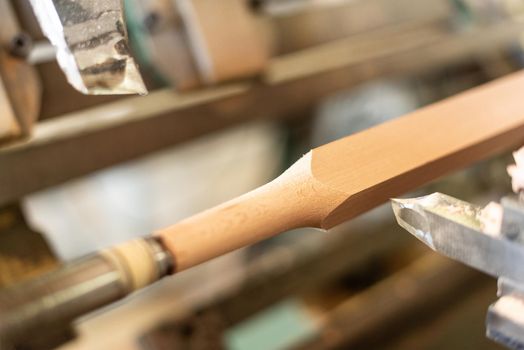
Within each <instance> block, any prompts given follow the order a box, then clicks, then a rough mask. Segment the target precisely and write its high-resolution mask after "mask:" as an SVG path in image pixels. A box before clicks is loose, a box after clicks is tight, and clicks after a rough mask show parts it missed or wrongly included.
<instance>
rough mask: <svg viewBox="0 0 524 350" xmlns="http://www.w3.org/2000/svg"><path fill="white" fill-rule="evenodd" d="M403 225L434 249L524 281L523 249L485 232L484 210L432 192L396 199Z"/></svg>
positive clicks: (491, 273) (483, 268)
mask: <svg viewBox="0 0 524 350" xmlns="http://www.w3.org/2000/svg"><path fill="white" fill-rule="evenodd" d="M392 205H393V211H394V213H395V217H396V219H397V222H398V223H399V225H400V226H402V227H403V228H405V229H406V230H407V231H409V232H410V233H411V234H413V235H414V236H416V237H417V238H418V239H420V240H421V241H422V242H424V243H425V244H426V245H428V246H429V247H430V248H432V249H433V250H435V251H437V252H438V253H441V254H443V255H446V256H448V257H450V258H452V259H455V260H458V261H460V262H462V263H464V264H466V265H469V266H471V267H474V268H476V269H478V270H481V271H484V272H486V273H488V274H490V275H493V276H496V277H501V276H505V277H508V278H511V279H513V280H515V281H524V246H522V245H520V244H515V242H512V241H510V240H508V239H507V238H505V237H504V236H502V235H500V236H495V235H491V234H487V233H485V232H484V231H483V228H482V222H481V220H480V215H481V211H482V208H481V207H477V206H474V205H472V204H470V203H467V202H464V201H461V200H458V199H456V198H453V197H450V196H447V195H444V194H441V193H433V194H431V195H428V196H424V197H419V198H411V199H393V200H392Z"/></svg>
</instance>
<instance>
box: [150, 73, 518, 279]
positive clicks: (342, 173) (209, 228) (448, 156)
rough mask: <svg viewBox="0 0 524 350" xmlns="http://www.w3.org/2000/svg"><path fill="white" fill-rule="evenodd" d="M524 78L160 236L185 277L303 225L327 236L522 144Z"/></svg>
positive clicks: (325, 151)
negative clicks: (196, 268) (327, 232)
mask: <svg viewBox="0 0 524 350" xmlns="http://www.w3.org/2000/svg"><path fill="white" fill-rule="evenodd" d="M523 89H524V72H519V73H515V74H513V75H511V76H509V77H506V78H503V79H500V80H497V81H495V82H492V83H489V84H486V85H484V86H482V87H479V88H475V89H472V90H470V91H469V92H466V93H463V94H460V95H457V96H455V97H452V98H449V99H447V100H445V101H443V102H439V103H436V104H434V105H431V106H429V107H426V108H423V109H421V110H419V111H416V112H414V113H411V114H409V115H406V116H404V117H401V118H398V119H395V120H392V121H390V122H387V123H384V124H381V125H379V126H377V127H374V128H371V129H368V130H366V131H363V132H360V133H357V134H355V135H352V136H349V137H346V138H343V139H340V140H338V141H335V142H332V143H329V144H327V145H324V146H321V147H319V148H316V149H314V150H312V151H311V152H309V153H307V154H306V155H305V156H304V157H302V158H301V159H300V160H299V161H297V162H296V163H295V164H294V165H293V166H291V168H289V169H288V170H287V171H285V172H284V173H283V174H282V175H281V176H279V177H278V178H277V179H275V180H273V181H272V182H270V183H268V184H266V185H264V186H262V187H260V188H258V189H255V190H254V191H252V192H249V193H247V194H245V195H243V196H241V197H238V198H235V199H233V200H231V201H229V202H226V203H224V204H222V205H219V206H217V207H215V208H212V209H209V210H207V211H205V212H202V213H200V214H197V215H195V216H193V217H190V218H188V219H186V220H182V221H181V222H179V223H177V224H175V225H173V226H171V227H168V228H166V229H162V230H159V231H157V232H156V235H158V236H159V237H160V238H161V239H162V240H163V241H164V243H165V245H166V247H167V248H168V250H169V251H170V252H171V253H172V254H173V256H174V258H175V260H176V267H177V270H178V271H180V270H184V269H187V268H189V267H192V266H194V265H197V264H199V263H202V262H204V261H207V260H209V259H211V258H214V257H216V256H219V255H222V254H225V253H227V252H229V251H232V250H235V249H237V248H240V247H243V246H247V245H250V244H253V243H256V242H258V241H260V240H263V239H266V238H269V237H272V236H274V235H277V234H279V233H281V232H284V231H287V230H290V229H294V228H298V227H306V226H312V227H319V228H323V229H329V228H332V227H334V226H335V225H338V224H340V223H342V222H344V221H346V220H348V219H351V218H353V217H355V216H356V215H358V214H361V213H363V212H365V211H366V210H369V209H371V208H373V207H375V206H377V205H379V204H381V203H383V202H385V201H386V200H388V199H389V198H391V197H393V196H398V195H400V194H402V193H403V192H405V191H407V190H410V189H413V188H416V187H418V186H420V185H423V184H424V183H427V182H428V181H431V180H434V179H436V178H437V177H439V176H441V175H444V174H445V173H447V172H449V171H451V170H456V169H459V168H461V167H464V166H466V165H468V164H471V163H473V162H475V161H478V160H481V159H483V158H486V157H489V156H492V155H494V154H496V153H497V152H500V151H502V150H505V149H508V148H510V147H512V146H514V147H516V146H517V145H519V144H523V143H524V104H523V103H522V101H521V97H520V94H519V91H523Z"/></svg>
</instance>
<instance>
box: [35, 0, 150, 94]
mask: <svg viewBox="0 0 524 350" xmlns="http://www.w3.org/2000/svg"><path fill="white" fill-rule="evenodd" d="M31 5H32V7H33V10H34V12H35V15H36V17H37V18H38V21H39V23H40V26H41V27H42V30H43V32H44V34H45V35H46V36H47V38H48V39H49V40H50V41H51V43H52V44H53V45H54V46H55V47H56V49H57V53H56V56H57V61H58V63H59V65H60V67H61V68H62V70H63V71H64V73H65V75H66V76H67V79H68V81H69V83H70V84H71V85H73V86H74V87H75V88H76V89H77V90H79V91H80V92H82V93H84V94H97V95H101V94H131V93H138V94H145V93H147V90H146V87H145V85H144V82H143V80H142V77H141V75H140V72H139V70H138V67H137V65H136V62H135V60H134V59H133V57H132V55H131V51H130V48H129V44H128V40H127V31H126V26H125V21H124V15H123V3H122V1H121V0H31Z"/></svg>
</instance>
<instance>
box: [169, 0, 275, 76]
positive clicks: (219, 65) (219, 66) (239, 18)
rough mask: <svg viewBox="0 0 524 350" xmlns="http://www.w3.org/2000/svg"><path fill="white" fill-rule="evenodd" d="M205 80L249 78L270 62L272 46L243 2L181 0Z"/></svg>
mask: <svg viewBox="0 0 524 350" xmlns="http://www.w3.org/2000/svg"><path fill="white" fill-rule="evenodd" d="M176 4H177V6H178V9H179V11H180V13H181V17H182V20H183V21H184V24H185V28H186V30H187V34H188V36H189V37H190V43H191V49H192V51H193V55H194V57H195V59H196V63H197V68H198V70H199V72H200V75H201V78H202V80H203V81H204V82H206V83H216V82H219V81H223V80H228V79H233V78H240V77H246V76H250V75H254V74H256V73H258V72H260V71H261V70H262V69H263V68H264V66H265V65H266V64H267V63H268V59H269V50H268V44H267V43H265V42H264V38H263V35H262V33H261V32H260V31H259V28H258V25H257V20H256V18H255V17H254V16H253V14H252V13H251V12H250V11H249V9H248V6H247V3H246V2H245V1H243V0H221V1H216V0H177V1H176Z"/></svg>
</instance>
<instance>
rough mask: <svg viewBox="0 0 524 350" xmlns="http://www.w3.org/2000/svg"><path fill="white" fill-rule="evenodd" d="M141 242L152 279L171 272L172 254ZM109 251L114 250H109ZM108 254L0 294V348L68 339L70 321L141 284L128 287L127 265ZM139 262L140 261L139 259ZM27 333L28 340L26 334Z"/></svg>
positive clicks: (154, 242) (149, 240)
mask: <svg viewBox="0 0 524 350" xmlns="http://www.w3.org/2000/svg"><path fill="white" fill-rule="evenodd" d="M137 242H140V244H141V247H144V248H145V249H146V250H147V254H148V256H150V257H151V262H152V263H153V264H154V267H155V270H156V271H155V275H154V276H152V280H151V281H149V283H152V282H153V281H155V280H158V279H160V278H162V277H163V276H166V275H167V274H168V273H170V272H171V271H172V270H173V260H172V258H171V255H170V254H169V253H167V252H166V251H165V250H164V248H163V247H162V245H161V243H160V242H158V241H157V240H156V239H154V238H145V239H141V240H139V241H137ZM113 250H114V249H113ZM121 253H122V252H121V251H120V252H116V251H111V250H107V251H104V252H101V253H98V254H94V255H91V256H87V257H85V258H81V259H79V260H76V261H73V262H71V263H69V264H66V265H65V266H63V267H62V268H59V269H57V270H55V271H53V272H51V273H49V274H47V275H43V276H41V277H40V278H37V279H34V280H30V281H27V282H25V283H21V284H19V285H16V286H14V287H11V288H7V289H5V290H2V291H1V292H0V318H1V319H2V322H0V348H2V349H4V348H8V349H9V348H16V347H24V348H30V349H31V348H38V349H40V348H42V347H49V346H56V345H58V344H60V343H62V342H64V341H66V340H68V339H70V338H71V336H72V334H73V333H72V332H71V322H72V321H74V320H75V319H76V318H78V317H79V316H82V315H84V314H86V313H88V312H91V311H93V310H96V309H97V308H100V307H102V306H104V305H107V304H109V303H112V302H114V301H117V300H119V299H121V298H123V297H125V296H126V295H128V294H130V293H131V292H133V291H134V290H135V289H138V288H140V287H142V286H137V285H134V284H133V283H130V278H129V275H130V274H133V273H132V272H131V271H129V266H126V265H125V264H122V263H118V262H115V260H114V259H113V258H111V257H110V255H111V254H115V255H118V256H120V258H121ZM141 263H144V262H143V261H142V262H141ZM28 335H30V336H28Z"/></svg>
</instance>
